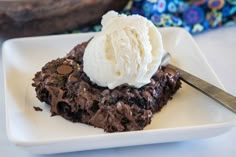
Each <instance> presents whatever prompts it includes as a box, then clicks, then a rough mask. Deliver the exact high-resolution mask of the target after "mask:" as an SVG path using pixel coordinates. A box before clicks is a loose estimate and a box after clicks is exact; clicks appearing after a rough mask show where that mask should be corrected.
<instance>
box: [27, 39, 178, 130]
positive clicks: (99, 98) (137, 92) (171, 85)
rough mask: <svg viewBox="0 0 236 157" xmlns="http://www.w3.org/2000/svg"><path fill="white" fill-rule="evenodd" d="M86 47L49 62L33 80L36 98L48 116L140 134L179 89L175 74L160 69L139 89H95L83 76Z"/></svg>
mask: <svg viewBox="0 0 236 157" xmlns="http://www.w3.org/2000/svg"><path fill="white" fill-rule="evenodd" d="M87 43H88V42H84V43H82V44H79V45H77V46H76V47H75V48H74V49H73V50H72V51H71V52H70V53H69V54H68V55H67V56H66V57H64V58H58V59H56V60H53V61H50V62H49V63H47V64H46V65H45V66H44V67H43V68H42V70H41V71H40V72H37V73H36V74H35V77H34V78H33V81H34V83H33V84H32V85H33V87H35V90H36V93H37V98H38V99H39V100H40V101H41V102H46V103H47V104H49V105H50V106H51V113H52V115H61V116H62V117H64V118H65V119H67V120H70V121H72V122H81V123H85V124H89V125H92V126H95V127H99V128H103V129H104V130H105V131H106V132H117V131H118V132H121V131H131V130H142V129H143V128H144V127H145V126H146V125H148V124H150V122H151V118H152V116H153V114H154V113H156V112H158V111H160V109H161V108H162V107H163V106H164V105H165V104H166V103H167V101H168V100H169V99H171V98H172V96H173V95H174V94H175V92H176V91H177V90H178V89H179V88H180V86H181V82H180V79H179V73H178V72H177V71H175V70H173V69H170V68H168V67H160V68H159V69H158V70H157V72H156V73H155V74H154V76H153V77H152V78H151V82H150V83H149V84H147V85H145V86H143V87H141V88H134V87H131V86H128V85H122V86H118V87H117V88H115V89H108V88H104V87H99V86H97V85H96V84H94V83H92V82H91V81H90V80H89V78H88V76H87V75H86V74H85V73H84V72H83V59H82V58H83V53H84V50H85V48H86V46H87Z"/></svg>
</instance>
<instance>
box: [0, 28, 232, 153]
mask: <svg viewBox="0 0 236 157" xmlns="http://www.w3.org/2000/svg"><path fill="white" fill-rule="evenodd" d="M194 38H195V40H196V41H197V43H198V44H199V47H200V48H201V50H202V51H203V53H204V54H205V56H206V58H207V59H208V61H209V63H210V65H211V66H212V68H213V69H214V70H215V72H216V74H217V76H218V77H219V79H220V80H221V81H222V83H223V85H224V86H225V89H226V90H227V91H228V92H229V93H231V94H233V95H236V83H235V82H236V26H233V27H228V28H221V29H217V30H213V31H210V32H206V33H202V34H200V35H197V36H194ZM1 43H2V41H0V47H1ZM0 53H1V51H0ZM0 62H2V61H1V57H0ZM85 144H86V143H85ZM0 154H1V156H3V157H12V156H18V157H21V156H22V157H34V156H41V155H33V154H30V153H29V152H26V151H25V150H22V149H21V148H18V147H16V146H15V145H14V144H12V143H10V142H9V141H8V139H7V136H6V127H5V104H4V95H3V77H2V65H1V63H0ZM147 155H148V156H149V157H154V156H155V157H156V156H161V157H163V156H165V157H209V156H212V157H218V156H219V157H221V156H224V157H235V156H236V127H234V128H233V129H232V130H230V131H229V132H227V133H225V134H223V135H220V136H217V137H213V138H208V139H202V140H192V141H185V142H176V143H164V144H153V145H145V146H134V147H125V148H113V149H103V150H93V151H83V152H75V153H65V154H56V155H46V156H49V157H64V156H68V157H75V156H76V157H77V156H80V157H82V156H85V157H93V156H94V157H100V156H101V157H104V156H105V157H106V156H119V157H123V156H135V157H143V156H147Z"/></svg>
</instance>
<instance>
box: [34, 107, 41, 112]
mask: <svg viewBox="0 0 236 157" xmlns="http://www.w3.org/2000/svg"><path fill="white" fill-rule="evenodd" d="M34 110H35V111H41V112H42V111H43V109H41V108H40V107H38V106H34Z"/></svg>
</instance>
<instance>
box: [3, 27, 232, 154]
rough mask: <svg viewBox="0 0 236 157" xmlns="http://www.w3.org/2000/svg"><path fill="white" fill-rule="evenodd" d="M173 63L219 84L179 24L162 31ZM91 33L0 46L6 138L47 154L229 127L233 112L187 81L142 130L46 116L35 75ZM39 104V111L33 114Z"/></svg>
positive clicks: (165, 139) (216, 132)
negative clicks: (115, 128)
mask: <svg viewBox="0 0 236 157" xmlns="http://www.w3.org/2000/svg"><path fill="white" fill-rule="evenodd" d="M160 31H161V33H162V36H163V42H164V47H165V49H166V50H167V51H168V52H171V54H172V56H173V59H172V64H175V65H177V66H179V67H180V68H182V69H185V70H186V71H188V72H190V73H192V74H194V75H196V76H198V77H200V78H202V79H204V80H206V81H208V82H211V83H212V84H215V85H216V86H218V87H221V88H222V85H221V84H220V82H219V80H218V79H217V77H216V76H215V74H214V72H213V71H212V69H211V68H210V67H209V65H208V63H207V61H206V59H205V58H204V56H203V55H202V53H201V51H200V50H199V48H198V46H197V45H196V43H195V42H194V40H193V39H192V37H191V35H190V34H189V33H188V32H186V31H185V30H183V29H180V28H162V29H160ZM92 36H93V34H92V33H89V34H72V35H57V36H45V37H33V38H21V39H12V40H8V41H6V42H5V43H4V45H3V70H4V80H5V82H4V84H5V100H6V102H5V104H6V116H7V117H6V120H7V121H6V124H7V133H8V137H9V139H10V141H12V142H13V143H15V144H16V145H18V146H20V147H23V148H25V149H27V150H29V151H31V152H32V153H39V154H48V153H60V152H70V151H80V150H89V149H100V148H111V147H121V146H131V145H142V144H151V143H161V142H173V141H183V140H189V139H197V138H206V137H212V136H216V135H219V134H221V133H224V132H226V131H228V130H229V129H230V128H232V127H233V126H234V125H235V124H236V115H235V114H234V113H232V112H231V111H228V110H227V109H225V108H224V107H222V106H221V105H219V104H217V103H216V102H215V101H213V100H211V99H209V98H208V97H206V96H205V95H203V94H201V93H199V92H198V91H196V90H194V89H193V88H191V87H189V86H188V85H186V84H183V86H182V88H181V89H180V90H179V91H178V92H177V94H176V95H175V96H174V98H173V100H171V101H169V102H168V104H167V105H166V106H165V107H164V108H163V109H162V110H161V112H159V113H157V114H156V115H155V116H154V117H153V119H152V123H151V124H150V125H149V126H147V127H146V128H145V129H144V130H143V131H133V132H123V133H111V134H109V133H104V132H103V130H102V129H98V128H94V127H92V126H88V125H84V124H80V123H72V122H69V121H67V120H65V119H63V118H62V117H60V116H54V117H51V116H50V111H49V107H48V105H46V104H44V103H41V102H39V100H38V99H37V98H36V94H35V91H34V89H33V87H32V86H31V83H32V78H33V77H34V74H35V73H36V72H37V71H39V70H40V69H41V67H42V66H43V65H44V64H45V63H47V62H48V61H50V60H52V59H56V58H58V57H62V56H65V55H66V53H68V52H69V51H70V50H71V49H72V48H73V47H74V46H75V45H77V44H78V43H80V42H82V41H86V40H88V39H89V38H90V37H92ZM33 106H39V107H41V108H42V109H43V112H36V111H35V110H34V109H33Z"/></svg>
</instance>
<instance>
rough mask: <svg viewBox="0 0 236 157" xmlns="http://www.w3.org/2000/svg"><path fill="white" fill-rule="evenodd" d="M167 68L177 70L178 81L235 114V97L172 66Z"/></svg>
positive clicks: (169, 65)
mask: <svg viewBox="0 0 236 157" xmlns="http://www.w3.org/2000/svg"><path fill="white" fill-rule="evenodd" d="M168 67H170V68H172V69H175V70H177V71H178V72H179V73H180V79H181V80H182V81H184V82H185V83H187V84H189V85H190V86H192V87H194V88H196V89H197V90H199V91H201V92H202V93H204V94H205V95H207V96H209V97H211V98H212V99H214V100H215V101H217V102H219V103H220V104H222V105H223V106H225V107H226V108H228V109H230V110H231V111H233V112H234V113H236V97H235V96H233V95H231V94H229V93H227V92H225V91H224V90H222V89H220V88H218V87H216V86H214V85H212V84H210V83H208V82H206V81H204V80H202V79H200V78H198V77H196V76H194V75H192V74H190V73H188V72H186V71H184V70H182V69H180V68H178V67H176V66H174V65H171V64H168Z"/></svg>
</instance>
